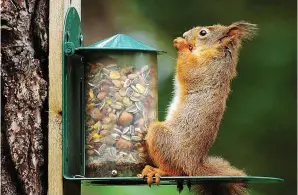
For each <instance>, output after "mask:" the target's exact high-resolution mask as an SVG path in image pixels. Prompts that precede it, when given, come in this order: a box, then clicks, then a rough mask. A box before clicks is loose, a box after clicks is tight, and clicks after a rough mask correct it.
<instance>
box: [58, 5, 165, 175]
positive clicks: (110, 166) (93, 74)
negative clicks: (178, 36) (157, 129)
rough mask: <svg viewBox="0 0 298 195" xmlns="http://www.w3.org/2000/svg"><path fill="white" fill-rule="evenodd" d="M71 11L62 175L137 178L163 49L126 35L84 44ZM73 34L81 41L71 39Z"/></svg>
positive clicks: (144, 160)
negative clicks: (159, 56) (85, 45)
mask: <svg viewBox="0 0 298 195" xmlns="http://www.w3.org/2000/svg"><path fill="white" fill-rule="evenodd" d="M68 14H69V15H70V16H69V18H70V21H69V22H67V23H66V24H68V25H69V26H68V29H66V39H67V40H66V43H65V50H64V53H65V55H66V56H65V57H66V58H67V62H66V64H65V65H64V71H63V72H64V74H63V77H64V79H63V81H64V85H63V86H64V88H63V92H64V98H63V99H64V109H63V116H64V117H63V119H64V123H63V127H64V129H63V130H64V131H63V132H64V157H65V158H64V171H65V172H64V173H65V175H67V176H69V177H71V176H76V175H80V176H84V177H93V178H96V177H99V178H100V177H116V176H136V175H137V173H140V172H141V170H142V168H143V167H144V166H145V165H146V164H147V153H146V148H145V141H144V138H145V135H146V131H147V130H148V126H149V124H150V123H151V122H152V121H155V120H156V119H157V72H156V71H157V54H158V53H159V52H161V51H159V50H156V49H154V48H152V47H149V46H147V45H145V44H143V43H141V42H139V41H137V40H135V39H133V38H131V37H129V36H127V35H123V34H117V35H115V36H112V37H110V38H107V39H104V40H102V41H99V42H97V43H94V44H92V45H90V46H88V47H83V40H82V35H81V32H80V31H81V29H78V27H79V25H75V23H74V21H76V20H74V19H75V17H77V16H76V12H75V10H74V9H71V10H70V11H69V12H68ZM77 20H78V21H79V18H77ZM78 21H76V22H78ZM72 27H73V28H74V29H75V30H73V31H72ZM66 28H67V26H66ZM73 33H76V34H77V35H76V36H73ZM72 37H74V38H76V39H78V38H79V39H78V40H79V41H77V40H74V41H72V40H69V39H71V38H72ZM76 43H77V44H78V45H77V46H76Z"/></svg>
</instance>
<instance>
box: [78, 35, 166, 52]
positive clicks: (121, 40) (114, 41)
mask: <svg viewBox="0 0 298 195" xmlns="http://www.w3.org/2000/svg"><path fill="white" fill-rule="evenodd" d="M77 50H78V51H80V50H81V51H84V50H85V51H86V50H89V51H90V50H126V51H127V50H131V51H151V52H163V51H160V50H157V49H155V48H153V47H150V46H148V45H145V44H143V43H141V42H139V41H137V40H135V39H133V38H132V37H130V36H127V35H124V34H117V35H114V36H112V37H109V38H106V39H104V40H102V41H99V42H97V43H93V44H92V45H89V46H87V47H79V48H77Z"/></svg>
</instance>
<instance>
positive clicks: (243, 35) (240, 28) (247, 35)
mask: <svg viewBox="0 0 298 195" xmlns="http://www.w3.org/2000/svg"><path fill="white" fill-rule="evenodd" d="M228 28H229V30H228V36H229V37H234V36H235V37H238V38H240V39H243V40H246V39H248V40H250V39H252V38H253V37H254V36H255V35H256V33H257V30H258V27H257V25H256V24H251V23H248V22H245V21H239V22H235V23H233V24H231V25H230V26H229V27H228Z"/></svg>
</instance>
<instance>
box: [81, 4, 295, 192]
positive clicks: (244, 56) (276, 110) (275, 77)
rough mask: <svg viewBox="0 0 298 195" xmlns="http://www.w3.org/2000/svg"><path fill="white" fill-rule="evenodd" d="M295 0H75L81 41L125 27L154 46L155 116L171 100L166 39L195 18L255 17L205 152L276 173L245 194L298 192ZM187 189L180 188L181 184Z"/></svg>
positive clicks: (199, 21)
mask: <svg viewBox="0 0 298 195" xmlns="http://www.w3.org/2000/svg"><path fill="white" fill-rule="evenodd" d="M296 4H297V2H296V1H295V0H288V1H278V0H231V1H216V0H209V1H200V0H172V1H169V0H168V1H154V0H151V1H144V0H143V1H142V0H130V1H124V0H111V1H105V0H102V1H99V0H96V1H95V0H82V25H83V32H84V36H85V44H86V45H89V44H91V43H93V42H96V41H98V40H101V39H103V38H106V37H109V36H111V35H114V34H116V33H125V34H129V35H130V36H132V37H134V38H136V39H138V40H140V41H142V42H144V43H146V44H148V45H150V46H153V47H156V48H158V49H162V50H165V51H167V52H168V53H167V54H164V55H160V56H159V119H160V120H163V119H164V116H165V110H166V108H167V106H168V105H169V102H170V100H171V92H172V90H173V83H172V80H173V74H174V68H175V58H176V52H175V50H174V48H173V47H172V41H173V39H174V38H175V37H177V36H182V34H183V32H185V31H186V30H188V29H190V28H192V27H194V26H197V25H200V26H202V25H212V24H216V23H220V24H230V23H232V22H235V21H238V20H246V21H249V22H252V23H256V24H258V26H259V28H260V30H259V33H258V36H257V37H256V38H255V39H254V40H253V41H251V42H249V43H245V44H244V45H243V49H242V50H241V52H240V61H239V63H238V74H239V76H238V77H237V78H236V79H235V80H234V81H233V83H232V93H231V95H230V98H229V100H228V103H227V110H226V113H225V115H224V119H223V122H222V125H221V127H220V131H219V135H218V138H217V140H216V142H215V144H214V146H213V148H212V150H211V154H212V155H218V156H222V157H224V158H225V159H227V160H229V161H230V162H231V163H232V164H233V165H234V166H236V167H238V168H243V169H245V170H246V171H247V173H248V174H249V175H258V176H272V177H281V178H284V179H285V182H284V183H280V184H258V185H252V186H251V187H252V192H251V194H252V195H265V194H270V195H280V194H287V195H294V194H296V193H297V191H296V189H297V134H296V130H297V129H296V121H297V116H296V109H297V97H296V95H297V93H296V92H297V91H296V90H297V81H296V75H297V74H296V73H297V71H296V63H297V59H296V57H297V56H296V54H297V50H296V49H297V47H296V43H297V10H296V8H297V5H296ZM116 193H117V194H123V195H126V194H130V195H133V194H140V193H142V194H143V195H147V194H155V195H158V194H178V193H177V192H176V189H175V186H162V187H159V188H158V187H156V186H153V187H152V188H148V187H146V186H136V187H134V186H127V187H118V186H117V187H116V186H113V187H107V186H105V187H96V188H95V187H91V186H83V188H82V194H84V195H95V194H96V195H97V194H104V195H108V194H116ZM184 193H185V194H187V193H186V190H184Z"/></svg>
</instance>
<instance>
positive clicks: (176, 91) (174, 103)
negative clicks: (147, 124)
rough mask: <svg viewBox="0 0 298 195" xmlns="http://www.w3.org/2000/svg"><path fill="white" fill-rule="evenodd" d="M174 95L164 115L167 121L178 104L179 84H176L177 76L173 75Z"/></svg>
mask: <svg viewBox="0 0 298 195" xmlns="http://www.w3.org/2000/svg"><path fill="white" fill-rule="evenodd" d="M174 87H175V88H174V97H173V98H172V102H171V103H170V105H169V107H168V112H167V117H166V120H167V121H169V120H171V118H172V116H173V114H174V112H175V109H176V108H177V106H178V104H179V100H180V98H179V94H180V91H179V84H178V81H177V78H176V77H175V80H174Z"/></svg>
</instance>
